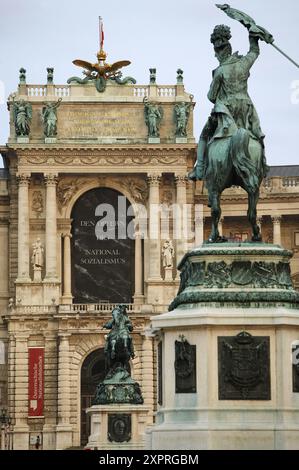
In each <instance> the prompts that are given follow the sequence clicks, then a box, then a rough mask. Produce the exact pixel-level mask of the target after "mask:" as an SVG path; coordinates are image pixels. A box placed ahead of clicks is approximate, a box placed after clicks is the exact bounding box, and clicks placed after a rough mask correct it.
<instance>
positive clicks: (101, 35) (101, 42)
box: [99, 16, 104, 50]
mask: <svg viewBox="0 0 299 470" xmlns="http://www.w3.org/2000/svg"><path fill="white" fill-rule="evenodd" d="M99 28H100V48H101V50H102V49H103V46H104V26H103V20H102V17H101V16H99Z"/></svg>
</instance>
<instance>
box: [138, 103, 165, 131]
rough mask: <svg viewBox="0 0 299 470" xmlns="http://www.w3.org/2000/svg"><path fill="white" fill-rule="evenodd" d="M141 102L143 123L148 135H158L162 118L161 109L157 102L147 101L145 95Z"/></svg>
mask: <svg viewBox="0 0 299 470" xmlns="http://www.w3.org/2000/svg"><path fill="white" fill-rule="evenodd" d="M143 102H144V117H145V123H146V125H147V127H148V136H149V137H159V136H160V130H159V128H160V124H161V121H162V118H163V109H162V107H161V106H159V104H158V103H154V102H152V103H149V102H148V101H147V97H144V99H143Z"/></svg>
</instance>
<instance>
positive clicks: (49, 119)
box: [42, 98, 62, 137]
mask: <svg viewBox="0 0 299 470" xmlns="http://www.w3.org/2000/svg"><path fill="white" fill-rule="evenodd" d="M61 101H62V98H59V100H58V101H57V102H56V103H46V106H44V107H43V111H42V116H43V122H44V134H45V136H46V137H55V136H56V135H57V108H58V107H59V106H60V103H61Z"/></svg>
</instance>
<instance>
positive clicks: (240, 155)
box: [230, 128, 259, 192]
mask: <svg viewBox="0 0 299 470" xmlns="http://www.w3.org/2000/svg"><path fill="white" fill-rule="evenodd" d="M249 138H250V134H249V132H248V131H247V130H246V129H242V128H240V129H238V130H237V131H236V133H235V134H234V135H233V136H232V138H231V147H230V155H231V159H232V164H233V167H234V169H235V171H236V173H237V175H238V176H239V178H240V179H241V180H242V181H243V182H244V183H245V184H246V186H247V187H248V189H249V190H251V191H252V192H256V191H257V190H258V188H259V178H258V174H257V171H258V169H257V168H256V167H255V165H254V163H253V162H252V160H251V158H250V154H249V149H248V147H249Z"/></svg>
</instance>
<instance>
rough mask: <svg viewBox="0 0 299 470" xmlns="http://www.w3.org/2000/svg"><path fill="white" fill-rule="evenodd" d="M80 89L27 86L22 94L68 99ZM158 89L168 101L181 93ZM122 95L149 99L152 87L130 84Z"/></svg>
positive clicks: (171, 88)
mask: <svg viewBox="0 0 299 470" xmlns="http://www.w3.org/2000/svg"><path fill="white" fill-rule="evenodd" d="M76 87H78V85H77V84H70V85H31V84H28V85H25V88H24V90H23V91H21V92H20V94H24V91H25V90H26V91H25V95H27V96H28V97H29V98H33V99H38V98H44V97H46V96H53V95H54V96H55V97H57V98H68V97H75V96H78V88H77V89H76V91H74V90H75V88H76ZM155 88H156V96H157V97H159V99H162V101H163V99H165V100H166V101H167V100H169V98H175V97H176V96H177V95H178V94H179V93H178V89H177V86H176V85H163V86H158V85H157V86H155ZM122 94H123V95H125V96H131V97H135V98H144V97H149V96H150V95H151V93H150V85H133V84H128V85H126V87H124V88H122Z"/></svg>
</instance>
